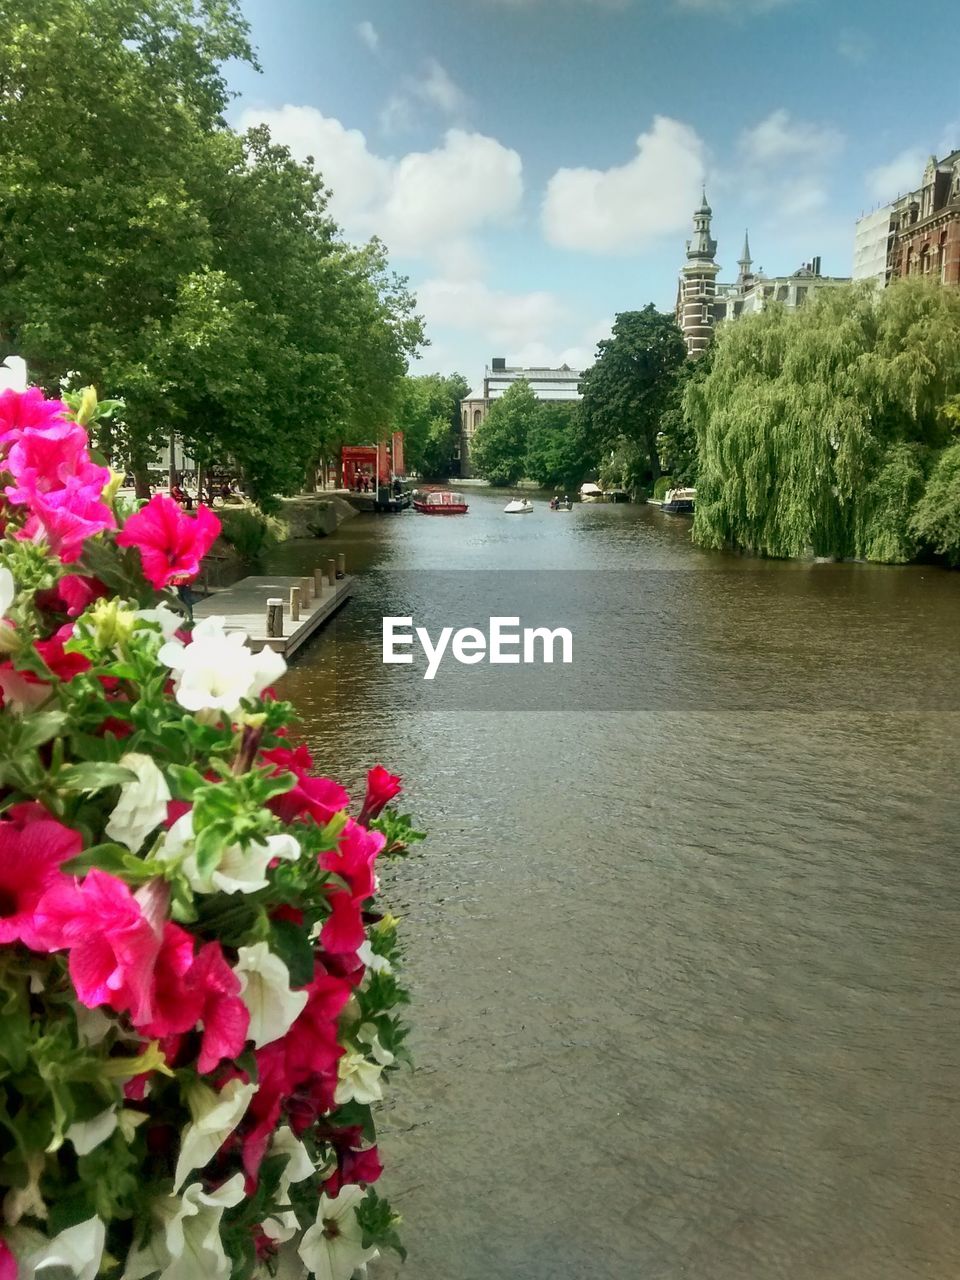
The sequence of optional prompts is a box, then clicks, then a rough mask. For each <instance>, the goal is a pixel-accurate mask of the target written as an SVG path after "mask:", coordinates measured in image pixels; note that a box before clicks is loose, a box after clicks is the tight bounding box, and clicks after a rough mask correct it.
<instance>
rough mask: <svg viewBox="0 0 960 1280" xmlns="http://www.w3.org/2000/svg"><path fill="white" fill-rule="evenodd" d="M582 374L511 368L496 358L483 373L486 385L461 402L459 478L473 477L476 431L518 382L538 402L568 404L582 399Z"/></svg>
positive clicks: (563, 368) (565, 368) (567, 370)
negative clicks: (496, 402) (525, 386)
mask: <svg viewBox="0 0 960 1280" xmlns="http://www.w3.org/2000/svg"><path fill="white" fill-rule="evenodd" d="M580 377H581V374H580V370H579V369H571V368H570V366H569V365H566V364H564V365H561V366H560V368H559V369H544V368H531V369H524V368H521V367H520V366H519V365H508V364H507V361H506V358H505V357H504V356H494V358H493V359H492V360H491V361H490V364H489V365H487V367H486V369H484V372H483V382H482V383H481V384H480V386H479V387H477V388H476V389H475V390H474V391H471V392H470V394H469V395H468V396H467V397H466V398H465V399H463V400H461V401H460V474H461V476H465V477H470V476H472V475H473V470H472V468H471V465H470V445H471V442H472V440H473V437H474V435H475V434H476V431H477V428H478V427H479V426H480V424H481V422H483V420H484V418H485V417H486V416H487V414H488V413H489V412H490V406H491V405H492V404H493V402H494V401H495V400H499V399H500V397H501V396H502V395H503V394H504V392H505V391H508V390H509V389H510V387H511V386H512V385H513V383H515V382H519V381H520V380H521V379H523V380H524V381H526V382H528V383H529V384H530V389H531V391H532V392H533V394H534V395H535V396H536V397H537V399H538V400H549V401H562V402H564V403H569V402H570V401H573V400H579V399H580Z"/></svg>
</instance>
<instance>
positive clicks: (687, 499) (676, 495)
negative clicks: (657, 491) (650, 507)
mask: <svg viewBox="0 0 960 1280" xmlns="http://www.w3.org/2000/svg"><path fill="white" fill-rule="evenodd" d="M696 498H697V491H696V489H668V490H667V492H666V494H665V495H664V499H663V504H662V506H661V507H660V510H661V511H667V512H669V513H670V515H672V516H691V515H693V506H694V503H695V502H696Z"/></svg>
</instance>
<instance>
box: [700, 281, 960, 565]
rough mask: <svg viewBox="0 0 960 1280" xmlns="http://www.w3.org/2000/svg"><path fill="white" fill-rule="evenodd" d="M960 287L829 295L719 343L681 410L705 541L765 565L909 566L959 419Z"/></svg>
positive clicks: (729, 330) (765, 315) (913, 285)
mask: <svg viewBox="0 0 960 1280" xmlns="http://www.w3.org/2000/svg"><path fill="white" fill-rule="evenodd" d="M958 391H960V292H958V291H956V290H950V289H944V288H941V287H940V286H938V285H933V284H927V283H925V282H922V281H904V282H902V283H898V284H895V285H893V286H892V287H891V288H889V289H885V290H883V291H882V292H880V293H877V292H875V291H874V290H872V289H870V288H869V287H865V286H860V287H856V286H853V287H850V288H837V289H830V290H823V291H822V292H821V293H820V294H819V295H818V296H817V297H816V298H815V299H814V301H813V302H811V303H810V304H809V305H808V306H806V307H804V308H803V309H802V310H800V311H798V312H795V313H788V312H786V311H785V310H784V309H783V308H780V307H770V308H768V309H767V310H765V311H763V312H761V313H760V314H758V315H755V316H749V317H745V318H744V319H742V320H739V321H738V322H737V323H736V324H731V325H729V326H726V325H725V326H723V327H722V328H721V329H720V331H719V332H718V334H717V337H716V341H715V347H714V351H713V363H712V367H711V369H710V371H709V373H708V375H707V376H706V378H704V379H703V380H699V379H694V380H692V381H691V382H690V384H689V386H688V389H687V392H686V396H685V411H686V413H687V415H688V417H689V420H690V422H691V424H692V426H693V428H694V430H695V432H696V437H697V452H698V458H699V475H698V479H697V511H696V516H695V518H694V528H693V536H694V539H695V541H697V542H699V543H700V544H701V545H703V546H707V547H718V548H719V547H723V546H726V545H733V546H735V547H741V548H745V549H747V550H750V551H754V552H756V553H758V554H761V555H769V556H783V557H793V556H809V555H815V556H833V557H840V558H847V557H854V558H857V559H868V560H882V561H888V562H902V561H906V560H909V559H911V558H913V556H914V555H915V553H916V550H917V545H918V540H922V538H923V536H924V535H923V532H922V530H921V527H920V526H919V525H918V524H917V522H916V520H915V519H914V513H915V511H916V509H917V507H918V504H919V503H920V502H921V501H922V499H923V495H924V492H925V486H926V484H927V476H928V474H929V472H930V470H931V468H932V467H933V466H934V464H935V461H936V458H937V456H938V455H939V452H940V450H942V449H943V448H944V447H945V446H946V445H947V444H948V442H949V439H950V435H951V431H952V430H955V424H954V423H953V422H952V421H951V418H950V415H949V414H948V413H946V412H945V406H947V405H948V404H949V403H950V397H951V396H954V395H955V394H956V393H957V392H958Z"/></svg>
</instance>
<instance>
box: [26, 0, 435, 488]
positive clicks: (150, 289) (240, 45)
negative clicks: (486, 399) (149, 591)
mask: <svg viewBox="0 0 960 1280" xmlns="http://www.w3.org/2000/svg"><path fill="white" fill-rule="evenodd" d="M0 18H3V19H5V21H4V32H5V38H4V42H3V45H2V46H0V188H2V189H3V191H4V201H3V212H2V219H3V223H2V234H0V358H2V357H3V356H4V355H6V354H7V353H8V352H10V351H15V352H16V353H18V354H21V355H23V356H24V357H25V358H26V359H27V361H28V364H29V366H30V368H31V371H32V372H33V373H34V374H35V376H38V377H39V378H40V379H41V380H42V381H43V382H45V383H46V384H47V385H48V386H54V385H56V383H57V382H59V381H61V380H62V379H63V378H64V377H65V376H66V375H67V374H68V373H70V374H76V375H77V376H78V377H79V378H80V379H81V380H82V381H84V382H90V383H94V384H96V385H98V386H100V387H109V388H110V390H111V392H114V393H116V394H117V395H118V396H121V397H122V399H123V402H124V403H123V406H122V407H120V406H117V407H116V412H114V414H113V415H112V416H111V417H110V418H106V417H104V418H103V419H102V420H101V421H98V422H96V423H93V424H91V426H92V427H93V429H94V431H95V434H96V437H97V443H98V447H99V448H100V449H101V450H102V451H103V453H104V454H105V455H106V456H107V457H108V458H111V459H113V458H116V459H117V460H118V461H120V462H122V463H123V464H124V465H125V464H127V463H128V462H129V463H131V464H132V465H134V466H135V467H136V468H137V469H138V470H139V472H140V474H141V475H145V472H146V467H147V464H148V463H149V461H150V458H151V455H152V452H153V450H155V449H156V448H158V447H159V446H161V445H162V444H164V443H165V441H166V440H167V439H168V436H169V433H170V432H171V431H176V432H177V433H178V434H179V435H180V436H181V437H182V438H183V440H184V442H185V444H186V445H187V448H188V451H191V452H192V453H193V454H194V455H195V456H196V457H197V459H198V461H199V462H200V463H201V464H202V465H209V464H211V463H216V464H222V465H225V466H232V467H233V468H235V469H236V470H237V471H238V472H239V473H240V474H242V476H243V478H244V483H245V488H246V490H247V492H248V493H250V494H251V496H252V497H253V498H254V499H255V500H256V501H258V502H259V503H260V504H261V505H265V504H266V503H268V501H269V498H270V496H271V495H273V494H275V493H289V492H293V491H295V490H296V489H298V488H299V487H300V486H301V484H302V482H303V478H304V470H305V465H306V464H308V463H310V462H312V460H314V459H316V458H317V457H318V456H319V455H322V454H329V453H331V452H333V451H334V449H335V448H336V447H338V445H339V443H340V442H341V441H344V440H355V439H357V438H366V439H369V438H370V435H371V434H373V435H379V434H381V433H382V432H383V431H384V430H385V429H386V426H387V424H388V421H389V416H390V412H391V408H392V404H393V402H394V400H395V398H396V394H397V389H398V387H399V384H400V380H401V378H402V376H403V374H404V371H405V368H406V362H407V359H408V357H409V356H410V355H412V354H413V353H414V352H415V351H416V350H417V348H418V347H419V345H420V344H421V343H422V341H423V332H422V326H421V323H420V321H419V319H418V317H416V315H415V314H414V300H413V298H412V296H411V295H410V293H409V291H408V290H407V288H406V283H405V281H403V280H401V279H398V278H397V277H395V276H393V275H392V274H391V273H390V271H389V269H388V265H387V261H386V255H385V251H384V248H383V246H382V245H380V244H379V243H378V242H376V241H372V242H371V243H370V244H368V245H364V246H361V247H359V248H357V247H354V246H351V245H348V244H346V243H345V242H344V241H343V240H342V238H341V237H340V234H339V231H338V228H337V227H336V225H335V224H334V222H333V221H332V219H331V218H330V217H329V215H328V213H327V211H326V206H327V192H326V190H325V188H324V183H323V179H322V177H321V175H320V174H319V173H317V172H316V171H315V170H314V168H313V167H312V164H300V163H298V162H296V161H295V160H294V159H293V158H292V157H291V155H290V153H289V151H287V149H286V148H284V147H280V146H277V145H275V144H273V143H272V142H271V140H270V136H269V133H268V132H267V130H266V129H265V128H258V129H255V130H252V131H250V132H249V133H248V134H246V135H245V136H243V137H240V136H238V135H237V134H235V133H234V132H232V131H231V130H230V129H228V128H227V127H226V125H225V124H224V121H223V115H224V112H225V110H226V107H227V104H228V100H229V95H228V91H227V88H226V84H225V81H224V79H223V75H222V70H221V67H222V64H223V63H224V62H225V61H226V60H228V59H230V58H239V59H242V60H246V61H248V62H250V61H252V53H251V51H250V47H249V44H248V41H247V28H246V25H245V23H244V22H243V20H242V18H241V17H240V13H239V9H238V7H237V5H236V4H235V3H234V0H124V2H123V3H117V2H116V0H32V2H31V3H30V4H29V5H23V4H18V3H16V2H14V3H12V4H11V0H0Z"/></svg>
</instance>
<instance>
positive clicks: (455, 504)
mask: <svg viewBox="0 0 960 1280" xmlns="http://www.w3.org/2000/svg"><path fill="white" fill-rule="evenodd" d="M413 509H414V511H419V512H420V514H421V515H424V516H465V515H466V514H467V511H468V510H469V507H468V506H467V504H466V503H465V502H464V500H463V494H462V493H449V492H447V490H446V489H433V490H431V491H430V492H428V493H420V492H418V493H417V496H416V497H415V498H414V500H413Z"/></svg>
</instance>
